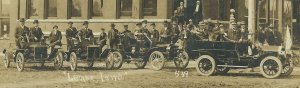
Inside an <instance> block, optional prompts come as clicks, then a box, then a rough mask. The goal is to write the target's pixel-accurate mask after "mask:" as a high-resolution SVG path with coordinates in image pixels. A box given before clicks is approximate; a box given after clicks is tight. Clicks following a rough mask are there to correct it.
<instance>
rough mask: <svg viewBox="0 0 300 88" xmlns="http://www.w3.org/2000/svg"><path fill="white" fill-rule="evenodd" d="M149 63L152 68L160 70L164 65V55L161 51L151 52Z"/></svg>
mask: <svg viewBox="0 0 300 88" xmlns="http://www.w3.org/2000/svg"><path fill="white" fill-rule="evenodd" d="M149 60H150V65H151V68H152V69H153V70H156V71H158V70H161V69H162V68H163V67H164V65H165V57H164V55H163V53H162V52H159V51H154V52H152V53H151V55H150V57H149Z"/></svg>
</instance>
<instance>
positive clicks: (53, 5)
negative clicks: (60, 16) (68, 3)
mask: <svg viewBox="0 0 300 88" xmlns="http://www.w3.org/2000/svg"><path fill="white" fill-rule="evenodd" d="M45 5H46V14H47V17H57V0H46V3H45Z"/></svg>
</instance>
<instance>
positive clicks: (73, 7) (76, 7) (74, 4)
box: [69, 0, 86, 17]
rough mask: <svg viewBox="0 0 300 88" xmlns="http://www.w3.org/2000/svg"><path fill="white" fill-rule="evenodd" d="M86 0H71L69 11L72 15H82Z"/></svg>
mask: <svg viewBox="0 0 300 88" xmlns="http://www.w3.org/2000/svg"><path fill="white" fill-rule="evenodd" d="M85 1H86V0H70V9H69V11H70V12H69V13H70V16H71V17H82V10H83V9H82V4H83V3H84V2H85Z"/></svg>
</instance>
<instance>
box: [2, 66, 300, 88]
mask: <svg viewBox="0 0 300 88" xmlns="http://www.w3.org/2000/svg"><path fill="white" fill-rule="evenodd" d="M0 65H1V67H0V76H1V78H0V87H1V88H219V87H222V88H223V87H225V88H243V87H247V88H297V87H300V68H295V70H294V72H293V73H292V75H291V76H289V77H282V78H278V79H266V78H264V77H262V76H261V75H260V74H259V70H258V69H255V72H249V71H248V69H245V70H231V71H230V72H229V73H228V74H227V75H225V76H224V75H223V76H209V77H207V76H199V75H198V74H197V72H196V70H195V68H194V66H195V62H194V61H191V63H190V65H189V68H188V69H187V70H177V69H176V68H174V67H175V66H174V65H173V63H168V64H167V67H166V68H164V69H163V70H162V71H153V70H151V69H135V66H134V65H133V64H125V65H124V66H123V68H122V69H120V70H104V66H103V64H97V65H96V66H95V68H93V69H85V68H80V69H79V70H78V71H76V72H72V71H69V69H68V68H67V64H65V67H64V68H63V69H62V70H60V71H56V70H54V68H53V67H52V64H46V65H47V66H49V67H47V68H46V69H47V70H42V69H41V68H39V67H30V66H29V65H27V68H26V69H25V72H17V71H16V68H15V65H14V64H13V65H12V68H9V69H5V68H4V66H3V63H1V64H0ZM31 66H34V65H31ZM80 66H85V64H80Z"/></svg>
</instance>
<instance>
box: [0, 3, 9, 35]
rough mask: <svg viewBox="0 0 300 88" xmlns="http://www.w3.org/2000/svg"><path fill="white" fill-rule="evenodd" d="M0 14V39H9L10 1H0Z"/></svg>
mask: <svg viewBox="0 0 300 88" xmlns="http://www.w3.org/2000/svg"><path fill="white" fill-rule="evenodd" d="M0 1H1V2H2V4H1V7H2V8H1V12H0V13H1V14H0V39H9V10H10V8H9V5H10V1H11V0H0Z"/></svg>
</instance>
